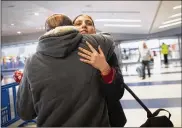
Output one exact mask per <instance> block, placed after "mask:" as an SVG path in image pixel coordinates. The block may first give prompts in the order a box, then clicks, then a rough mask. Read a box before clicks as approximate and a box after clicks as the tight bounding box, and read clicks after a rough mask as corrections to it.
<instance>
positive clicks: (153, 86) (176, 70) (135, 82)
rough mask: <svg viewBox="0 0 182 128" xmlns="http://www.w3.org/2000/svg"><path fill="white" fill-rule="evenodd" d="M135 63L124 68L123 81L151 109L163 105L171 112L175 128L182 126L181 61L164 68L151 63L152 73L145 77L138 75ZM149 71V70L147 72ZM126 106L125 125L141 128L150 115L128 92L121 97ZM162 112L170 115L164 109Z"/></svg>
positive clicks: (124, 106)
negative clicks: (126, 68) (125, 69)
mask: <svg viewBox="0 0 182 128" xmlns="http://www.w3.org/2000/svg"><path fill="white" fill-rule="evenodd" d="M136 67H137V65H136V66H134V65H133V66H131V67H129V68H128V71H127V72H126V71H124V69H123V75H124V80H125V83H127V85H129V86H130V88H131V89H132V90H133V91H134V92H135V93H136V95H137V96H138V97H139V98H140V99H142V101H143V102H144V103H145V104H146V105H147V107H149V108H150V110H151V111H152V112H154V111H155V110H157V109H158V108H164V109H167V110H168V111H170V112H171V115H172V116H171V120H172V122H173V123H174V126H175V127H181V66H180V63H172V64H170V65H168V68H165V66H164V65H161V66H159V65H157V62H156V63H155V64H154V65H153V66H151V68H152V69H151V72H152V75H151V77H150V78H149V77H148V76H147V75H146V79H144V80H142V79H141V78H140V77H138V75H137V72H136ZM146 73H147V71H146ZM120 101H121V104H122V105H123V108H124V111H125V114H126V117H127V123H126V125H125V127H134V126H135V127H139V126H140V125H141V124H143V123H144V122H145V121H146V119H147V115H146V112H145V111H144V110H143V109H142V108H141V106H140V105H139V104H138V103H137V102H136V101H135V99H134V98H133V97H132V96H131V95H130V94H129V93H128V92H127V91H125V94H124V96H123V98H122V99H121V100H120ZM160 115H166V116H168V113H166V112H161V113H160Z"/></svg>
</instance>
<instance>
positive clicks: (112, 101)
mask: <svg viewBox="0 0 182 128" xmlns="http://www.w3.org/2000/svg"><path fill="white" fill-rule="evenodd" d="M73 24H74V26H75V27H76V28H77V29H78V30H79V32H80V33H81V34H96V28H95V25H94V21H93V19H92V17H90V16H88V15H83V14H81V15H78V16H77V17H76V18H75V19H74V20H73ZM105 45H107V44H105ZM80 51H81V52H83V49H80ZM85 55H86V56H88V55H89V54H87V53H85V54H80V56H81V57H83V58H85V57H84V56H85ZM83 62H85V63H87V61H83ZM89 64H90V65H92V66H93V67H96V66H95V65H94V64H92V63H89ZM108 64H109V70H110V71H112V70H115V71H114V72H115V74H114V75H113V76H112V77H113V80H111V81H110V83H109V84H108V85H105V86H104V87H105V88H104V90H105V92H106V101H107V105H108V114H109V120H110V125H111V126H112V127H123V126H124V125H125V124H126V117H125V113H124V111H123V108H122V106H121V103H120V99H121V98H122V96H123V94H124V87H123V84H124V81H123V76H122V73H121V70H120V67H119V65H118V60H117V56H116V54H115V52H114V53H113V54H112V55H111V57H110V59H109V60H108ZM106 78H107V77H106ZM103 84H104V83H103ZM118 86H121V88H122V89H119V90H117V88H118ZM119 88H120V87H119ZM117 95H118V96H119V97H118V96H117Z"/></svg>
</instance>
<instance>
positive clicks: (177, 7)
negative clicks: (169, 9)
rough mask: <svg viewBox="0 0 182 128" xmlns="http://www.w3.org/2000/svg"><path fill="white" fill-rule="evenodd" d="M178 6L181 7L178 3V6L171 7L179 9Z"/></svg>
mask: <svg viewBox="0 0 182 128" xmlns="http://www.w3.org/2000/svg"><path fill="white" fill-rule="evenodd" d="M179 8H181V5H178V6H175V7H173V9H174V10H175V9H179Z"/></svg>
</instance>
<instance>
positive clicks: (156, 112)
mask: <svg viewBox="0 0 182 128" xmlns="http://www.w3.org/2000/svg"><path fill="white" fill-rule="evenodd" d="M160 111H166V112H168V113H169V117H168V118H169V119H170V118H171V113H170V112H169V111H167V110H165V109H162V108H160V109H157V110H156V111H155V112H154V113H153V114H152V115H153V116H157V115H158V114H159V112H160Z"/></svg>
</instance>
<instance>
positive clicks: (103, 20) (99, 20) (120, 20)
mask: <svg viewBox="0 0 182 128" xmlns="http://www.w3.org/2000/svg"><path fill="white" fill-rule="evenodd" d="M95 21H96V22H97V21H98V22H141V20H131V19H96V20H95Z"/></svg>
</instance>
